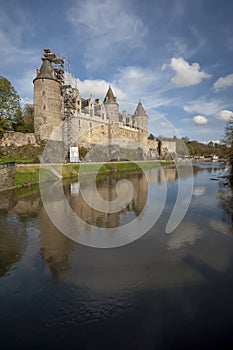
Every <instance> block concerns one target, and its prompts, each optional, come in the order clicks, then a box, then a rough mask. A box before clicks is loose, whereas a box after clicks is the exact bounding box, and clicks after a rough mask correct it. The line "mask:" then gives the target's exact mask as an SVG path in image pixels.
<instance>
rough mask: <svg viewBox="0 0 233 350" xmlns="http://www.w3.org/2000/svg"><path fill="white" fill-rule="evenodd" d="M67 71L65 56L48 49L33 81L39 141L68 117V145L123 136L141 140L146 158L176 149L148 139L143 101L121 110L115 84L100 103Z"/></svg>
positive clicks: (65, 131) (64, 133)
mask: <svg viewBox="0 0 233 350" xmlns="http://www.w3.org/2000/svg"><path fill="white" fill-rule="evenodd" d="M64 75H65V73H64V60H63V59H61V58H59V57H57V56H56V55H55V54H54V53H53V52H51V51H50V50H49V49H44V54H43V56H42V65H41V68H40V69H37V75H36V78H35V79H34V81H33V83H34V134H35V138H36V141H37V142H38V143H39V142H41V141H47V140H49V139H50V137H51V135H52V133H53V131H54V130H55V129H56V127H58V126H59V125H61V124H62V122H63V121H66V123H64V127H63V129H62V135H60V136H59V138H60V140H61V139H62V141H63V142H65V143H66V144H67V145H68V146H79V147H80V146H83V147H86V148H89V149H91V148H92V147H93V146H96V145H98V144H100V143H103V141H105V140H106V141H107V140H110V139H120V140H122V142H123V143H124V141H125V140H132V141H134V142H137V143H139V144H140V145H141V146H142V148H143V149H144V156H142V157H143V158H147V159H149V158H152V159H155V158H157V157H158V155H166V154H168V153H169V152H173V153H175V144H174V143H171V142H170V143H169V142H166V144H165V143H162V144H161V142H159V141H156V140H155V139H153V138H152V139H151V138H150V139H148V116H147V114H146V112H145V110H144V108H143V105H142V103H141V101H139V103H138V105H137V108H136V110H135V112H134V114H133V115H131V114H127V113H126V112H125V111H123V112H122V113H120V112H119V104H118V103H117V100H116V97H115V95H114V93H113V91H112V88H111V86H109V88H108V91H107V93H106V96H105V98H104V101H103V103H100V100H99V99H95V100H94V99H93V98H92V96H91V97H90V98H88V99H84V98H82V97H81V96H80V93H79V90H78V88H76V87H75V88H74V87H72V86H71V84H67V83H65V77H64ZM125 142H126V141H125ZM126 143H127V142H126Z"/></svg>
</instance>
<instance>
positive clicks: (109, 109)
mask: <svg viewBox="0 0 233 350" xmlns="http://www.w3.org/2000/svg"><path fill="white" fill-rule="evenodd" d="M104 106H105V110H106V116H107V118H108V119H109V120H110V122H114V123H118V122H119V105H118V103H117V102H116V97H115V96H114V94H113V91H112V88H111V86H109V88H108V92H107V94H106V96H105V99H104Z"/></svg>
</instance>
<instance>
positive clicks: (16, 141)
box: [0, 131, 36, 147]
mask: <svg viewBox="0 0 233 350" xmlns="http://www.w3.org/2000/svg"><path fill="white" fill-rule="evenodd" d="M26 145H36V138H35V135H34V133H22V132H14V131H7V132H4V134H3V137H2V138H0V147H9V146H16V147H21V146H26Z"/></svg>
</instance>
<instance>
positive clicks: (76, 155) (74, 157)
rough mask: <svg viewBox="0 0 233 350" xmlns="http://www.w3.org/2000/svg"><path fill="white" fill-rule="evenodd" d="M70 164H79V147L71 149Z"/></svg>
mask: <svg viewBox="0 0 233 350" xmlns="http://www.w3.org/2000/svg"><path fill="white" fill-rule="evenodd" d="M70 162H71V163H78V162H79V151H78V147H70Z"/></svg>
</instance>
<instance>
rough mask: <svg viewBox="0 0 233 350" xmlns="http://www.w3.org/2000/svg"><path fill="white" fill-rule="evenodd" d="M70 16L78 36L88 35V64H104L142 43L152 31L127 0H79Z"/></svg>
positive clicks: (69, 18)
mask: <svg viewBox="0 0 233 350" xmlns="http://www.w3.org/2000/svg"><path fill="white" fill-rule="evenodd" d="M68 20H69V21H70V22H71V23H72V25H73V26H74V28H75V30H76V32H77V35H78V38H79V39H80V38H82V37H83V39H84V45H85V58H86V61H85V62H86V65H87V66H88V67H91V66H101V65H102V64H103V62H104V61H107V60H108V58H109V57H114V56H115V55H116V54H120V55H122V54H123V53H124V52H125V51H129V50H130V49H132V48H137V47H142V46H143V45H144V43H143V39H144V38H145V36H146V35H147V32H148V30H147V27H146V26H145V25H144V23H143V21H142V20H141V19H140V18H139V17H137V16H136V15H135V14H134V13H133V9H132V8H129V6H128V7H127V4H126V3H125V2H124V1H123V0H119V1H111V0H102V1H99V0H86V1H83V2H81V3H80V2H78V3H77V5H76V6H75V7H73V8H71V9H70V10H69V11H68ZM80 33H81V35H80ZM122 47H124V52H122Z"/></svg>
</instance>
